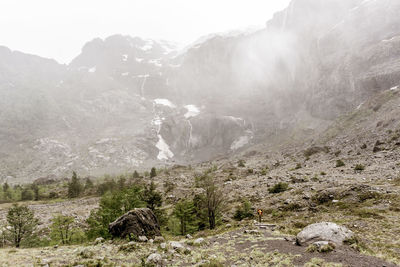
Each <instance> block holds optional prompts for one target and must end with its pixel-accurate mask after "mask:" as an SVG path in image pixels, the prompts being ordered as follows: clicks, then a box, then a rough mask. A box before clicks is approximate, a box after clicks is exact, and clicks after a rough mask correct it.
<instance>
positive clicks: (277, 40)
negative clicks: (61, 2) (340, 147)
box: [0, 0, 400, 182]
mask: <svg viewBox="0 0 400 267" xmlns="http://www.w3.org/2000/svg"><path fill="white" fill-rule="evenodd" d="M399 8H400V3H399V2H397V1H394V0H380V1H373V0H369V1H368V0H366V1H362V0H349V1H343V0H327V1H323V2H322V1H318V0H293V1H292V2H291V3H290V4H289V6H288V7H287V8H286V9H285V10H283V11H281V12H278V13H276V14H275V15H274V17H273V18H272V19H271V20H270V21H268V22H267V23H266V27H265V28H264V29H261V30H258V31H255V32H243V33H241V34H237V33H235V34H215V35H211V36H208V37H206V38H201V39H200V40H199V41H198V42H196V43H194V44H193V45H191V46H189V47H186V48H185V49H184V50H181V51H179V50H178V48H177V47H176V46H175V45H174V44H171V43H169V42H166V41H155V40H144V39H141V38H138V37H134V38H132V37H129V36H122V35H114V36H110V37H108V38H106V39H104V40H102V39H94V40H92V41H90V42H88V43H87V44H86V45H85V46H84V47H83V48H82V52H81V54H80V55H78V56H77V57H76V58H75V59H74V60H73V61H72V62H71V63H70V64H68V65H60V64H58V63H57V62H55V61H52V60H48V59H44V58H40V57H37V56H33V55H27V54H23V53H20V52H15V51H11V50H9V49H8V48H4V47H1V48H0V144H1V147H2V149H1V151H0V176H1V177H0V179H2V180H8V181H9V182H14V181H15V182H16V181H31V180H34V179H37V178H40V177H47V176H54V177H56V178H57V177H63V176H65V175H69V174H70V172H71V171H72V170H76V171H78V172H79V173H82V174H83V175H98V174H101V173H107V172H123V171H132V170H133V169H136V168H148V167H149V166H153V165H164V164H167V165H168V164H192V163H197V162H202V161H207V160H211V159H214V158H218V157H219V158H220V157H229V156H232V155H234V154H236V153H237V152H240V151H242V150H243V149H246V148H248V147H253V146H258V145H261V144H268V145H269V146H279V145H282V144H287V143H288V142H290V143H293V142H300V143H303V142H311V143H312V142H313V140H315V139H314V138H315V136H318V135H319V134H323V133H324V131H325V130H327V129H329V127H332V125H334V123H336V122H337V119H338V118H339V117H340V116H341V115H344V114H347V113H349V112H353V111H354V110H355V109H356V108H357V107H359V106H360V104H362V103H365V102H368V101H371V99H373V98H374V97H376V96H377V95H378V94H380V93H382V92H384V91H387V90H390V89H393V88H396V87H397V86H399V84H400V64H399V63H398V56H399V54H400V50H399V42H400V30H399V29H400V27H399V26H400V18H399V17H398V15H397V14H396V10H399ZM382 14H385V15H384V16H383V15H382Z"/></svg>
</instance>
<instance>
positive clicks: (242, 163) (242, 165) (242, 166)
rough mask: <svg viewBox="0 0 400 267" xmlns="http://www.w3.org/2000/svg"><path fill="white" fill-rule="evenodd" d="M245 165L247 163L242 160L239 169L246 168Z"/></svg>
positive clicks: (239, 162)
mask: <svg viewBox="0 0 400 267" xmlns="http://www.w3.org/2000/svg"><path fill="white" fill-rule="evenodd" d="M245 163H246V162H245V161H244V160H242V159H241V160H239V161H238V167H241V168H244V167H246V165H245Z"/></svg>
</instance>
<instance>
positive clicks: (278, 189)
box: [268, 182, 289, 194]
mask: <svg viewBox="0 0 400 267" xmlns="http://www.w3.org/2000/svg"><path fill="white" fill-rule="evenodd" d="M288 188H289V184H287V183H283V182H281V183H277V184H276V185H274V186H273V187H271V188H269V189H268V192H270V193H272V194H278V193H281V192H285V191H286V190H288Z"/></svg>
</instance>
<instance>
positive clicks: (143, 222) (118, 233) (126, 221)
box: [108, 208, 161, 238]
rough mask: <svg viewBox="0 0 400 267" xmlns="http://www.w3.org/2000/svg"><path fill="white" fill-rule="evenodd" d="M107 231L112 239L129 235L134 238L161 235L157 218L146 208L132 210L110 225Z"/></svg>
mask: <svg viewBox="0 0 400 267" xmlns="http://www.w3.org/2000/svg"><path fill="white" fill-rule="evenodd" d="M108 230H109V232H110V234H111V235H112V236H113V237H122V238H124V237H126V236H128V235H131V234H132V235H134V236H136V237H140V236H146V237H154V236H159V235H161V232H160V225H159V224H158V221H157V217H156V216H155V215H154V213H153V212H152V211H151V210H150V209H148V208H143V209H134V210H131V211H129V212H127V213H125V214H124V215H122V216H121V217H119V218H118V219H116V220H115V221H114V222H112V223H110V224H109V226H108Z"/></svg>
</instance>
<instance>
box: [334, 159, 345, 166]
mask: <svg viewBox="0 0 400 267" xmlns="http://www.w3.org/2000/svg"><path fill="white" fill-rule="evenodd" d="M345 165H346V164H344V162H343V160H341V159H338V160H337V161H336V168H340V167H343V166H345Z"/></svg>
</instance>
